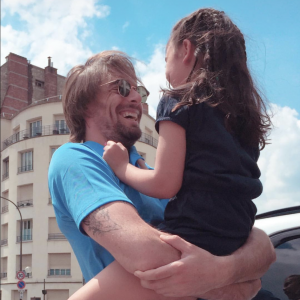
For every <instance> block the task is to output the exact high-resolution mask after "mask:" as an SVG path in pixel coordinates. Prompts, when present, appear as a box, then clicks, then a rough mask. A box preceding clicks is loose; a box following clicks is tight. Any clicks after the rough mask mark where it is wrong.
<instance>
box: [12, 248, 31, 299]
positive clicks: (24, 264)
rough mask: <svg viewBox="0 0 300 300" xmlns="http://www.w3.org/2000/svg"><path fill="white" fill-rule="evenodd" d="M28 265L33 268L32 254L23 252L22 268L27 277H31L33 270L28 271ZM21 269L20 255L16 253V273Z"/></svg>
mask: <svg viewBox="0 0 300 300" xmlns="http://www.w3.org/2000/svg"><path fill="white" fill-rule="evenodd" d="M27 267H29V268H30V269H31V268H32V254H22V269H21V270H23V272H24V273H25V275H26V277H28V278H30V277H32V271H31V270H30V272H29V273H27V272H26V271H27ZM19 270H20V255H16V275H17V272H18V271H19ZM25 280H26V279H25ZM14 299H15V298H14ZM18 299H19V298H18ZM25 299H26V298H25Z"/></svg>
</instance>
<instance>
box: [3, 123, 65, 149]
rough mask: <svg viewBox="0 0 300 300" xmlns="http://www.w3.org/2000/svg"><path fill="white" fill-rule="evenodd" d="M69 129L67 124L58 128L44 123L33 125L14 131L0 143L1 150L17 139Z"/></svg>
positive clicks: (57, 132) (63, 131) (63, 132)
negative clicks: (32, 126) (43, 124)
mask: <svg viewBox="0 0 300 300" xmlns="http://www.w3.org/2000/svg"><path fill="white" fill-rule="evenodd" d="M69 133H70V130H69V128H68V127H67V126H65V127H63V128H58V127H57V126H56V125H45V126H40V127H34V129H33V130H30V129H25V130H21V131H19V132H16V133H14V134H13V135H11V136H10V137H8V138H7V139H6V140H4V141H3V143H2V150H4V149H6V148H7V147H9V146H10V145H12V144H14V143H17V142H19V141H23V140H27V139H30V138H34V137H39V136H44V135H57V134H69Z"/></svg>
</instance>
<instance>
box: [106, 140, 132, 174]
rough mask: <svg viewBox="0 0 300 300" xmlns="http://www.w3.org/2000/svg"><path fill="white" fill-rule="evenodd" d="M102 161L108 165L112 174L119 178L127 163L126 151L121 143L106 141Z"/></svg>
mask: <svg viewBox="0 0 300 300" xmlns="http://www.w3.org/2000/svg"><path fill="white" fill-rule="evenodd" d="M103 159H104V160H105V161H106V162H107V163H108V164H109V166H110V167H111V168H112V170H113V171H114V173H115V174H116V175H117V176H118V177H121V174H123V173H124V172H125V170H126V166H127V165H128V163H129V155H128V151H127V149H126V148H125V147H124V146H123V145H122V144H121V143H115V142H113V141H108V142H107V143H106V145H105V147H104V153H103Z"/></svg>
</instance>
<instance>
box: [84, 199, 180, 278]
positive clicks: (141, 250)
mask: <svg viewBox="0 0 300 300" xmlns="http://www.w3.org/2000/svg"><path fill="white" fill-rule="evenodd" d="M82 227H83V229H84V230H85V232H86V233H87V234H88V235H89V236H90V237H91V238H93V239H94V240H95V241H96V242H97V243H99V244H100V245H102V246H103V247H104V248H106V249H107V250H108V251H109V252H110V253H111V254H112V255H113V256H114V258H115V259H116V260H117V261H118V262H119V263H120V264H121V265H122V266H123V267H124V268H125V269H126V270H127V271H128V272H130V273H133V272H134V271H136V270H142V271H144V270H148V269H154V268H157V267H160V266H162V265H166V264H168V263H170V262H173V261H175V260H178V259H180V252H179V251H177V250H176V249H174V248H173V247H171V246H169V245H168V244H166V243H164V242H163V241H162V240H161V239H160V238H159V236H160V234H161V233H160V232H159V231H157V230H156V229H154V228H152V227H151V226H149V225H148V224H146V223H145V222H144V221H143V220H142V219H141V218H140V216H139V215H138V214H137V212H136V210H135V208H134V207H133V206H132V205H131V204H128V203H125V202H121V201H116V202H113V203H109V204H106V205H104V206H102V207H100V208H99V209H97V210H95V211H94V212H92V213H91V214H90V215H89V216H88V217H86V218H85V219H84V221H83V222H82Z"/></svg>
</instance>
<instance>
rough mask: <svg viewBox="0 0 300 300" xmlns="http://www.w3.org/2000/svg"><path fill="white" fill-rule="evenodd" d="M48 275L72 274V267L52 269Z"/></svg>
mask: <svg viewBox="0 0 300 300" xmlns="http://www.w3.org/2000/svg"><path fill="white" fill-rule="evenodd" d="M48 276H71V269H50V270H49V272H48Z"/></svg>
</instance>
